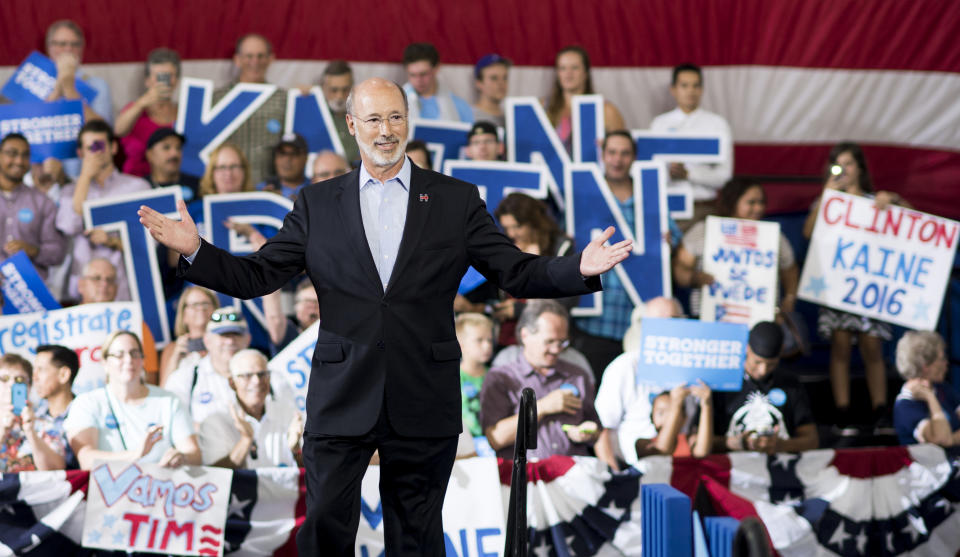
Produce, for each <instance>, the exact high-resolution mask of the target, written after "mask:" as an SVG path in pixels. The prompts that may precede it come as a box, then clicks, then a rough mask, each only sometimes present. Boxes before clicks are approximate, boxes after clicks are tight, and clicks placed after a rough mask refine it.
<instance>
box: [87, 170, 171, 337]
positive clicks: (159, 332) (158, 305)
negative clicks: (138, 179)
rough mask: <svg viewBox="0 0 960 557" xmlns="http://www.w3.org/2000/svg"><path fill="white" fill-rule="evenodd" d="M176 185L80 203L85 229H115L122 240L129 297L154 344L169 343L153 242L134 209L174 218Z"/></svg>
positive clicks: (168, 329)
mask: <svg viewBox="0 0 960 557" xmlns="http://www.w3.org/2000/svg"><path fill="white" fill-rule="evenodd" d="M180 199H181V193H180V188H179V187H176V186H171V187H168V188H159V189H155V190H149V191H145V192H139V193H133V194H126V195H117V196H112V197H109V198H106V199H98V200H95V201H87V202H85V203H84V204H83V226H84V228H85V229H87V230H90V229H91V228H102V229H104V230H108V231H109V230H116V231H118V232H119V233H120V239H121V241H122V242H123V254H124V257H123V264H124V268H125V269H126V271H127V277H129V280H128V283H129V284H130V296H131V298H133V300H134V301H138V302H140V307H141V308H143V320H144V321H145V322H146V323H147V325H148V326H149V327H150V332H152V333H153V337H154V339H156V342H157V346H164V345H165V344H166V343H168V342H170V326H169V321H168V319H167V310H166V303H165V300H164V297H163V285H161V284H160V269H159V267H158V266H157V250H156V243H155V242H154V241H153V238H151V237H150V235H149V234H148V233H147V229H146V228H144V227H143V225H142V224H140V219H139V217H138V216H137V209H139V208H140V206H141V205H146V206H148V207H150V208H151V209H154V210H155V211H157V212H159V213H163V214H166V215H167V216H169V217H172V218H177V206H176V204H177V201H179V200H180Z"/></svg>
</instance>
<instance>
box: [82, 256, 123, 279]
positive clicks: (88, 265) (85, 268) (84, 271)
mask: <svg viewBox="0 0 960 557" xmlns="http://www.w3.org/2000/svg"><path fill="white" fill-rule="evenodd" d="M101 261H102V262H104V263H106V264H107V265H110V268H111V269H113V271H114V272H117V266H116V265H114V264H113V262H112V261H110V260H109V259H107V258H106V257H94V258H93V259H91V260H90V261H87V263H86V264H85V265H84V266H83V268H82V269H80V275H81V276H86V275H87V273H89V272H90V270H91V269H93V264H94V263H99V262H101Z"/></svg>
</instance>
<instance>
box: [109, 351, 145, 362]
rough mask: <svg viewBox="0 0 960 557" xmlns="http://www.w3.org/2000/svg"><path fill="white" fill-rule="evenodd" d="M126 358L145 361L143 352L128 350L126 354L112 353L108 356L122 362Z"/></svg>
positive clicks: (122, 352)
mask: <svg viewBox="0 0 960 557" xmlns="http://www.w3.org/2000/svg"><path fill="white" fill-rule="evenodd" d="M126 356H130V359H131V360H141V359H143V352H141V351H139V350H128V351H126V352H124V351H122V350H121V351H120V352H110V353H109V354H107V357H108V358H116V359H118V360H122V359H123V358H124V357H126Z"/></svg>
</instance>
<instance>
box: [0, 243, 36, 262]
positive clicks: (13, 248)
mask: <svg viewBox="0 0 960 557" xmlns="http://www.w3.org/2000/svg"><path fill="white" fill-rule="evenodd" d="M20 250H23V252H24V253H26V254H27V257H29V258H30V259H35V258H36V257H37V254H38V253H40V249H39V248H37V246H35V245H33V244H28V243H27V242H24V241H23V240H10V241H9V242H7V243H6V244H4V245H3V251H5V252H7V253H10V254H14V253H17V252H18V251H20Z"/></svg>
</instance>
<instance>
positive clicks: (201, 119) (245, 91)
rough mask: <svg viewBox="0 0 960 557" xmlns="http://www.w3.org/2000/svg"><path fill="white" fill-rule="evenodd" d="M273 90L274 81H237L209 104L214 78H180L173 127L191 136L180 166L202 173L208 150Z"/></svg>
mask: <svg viewBox="0 0 960 557" xmlns="http://www.w3.org/2000/svg"><path fill="white" fill-rule="evenodd" d="M276 90H277V86H276V85H267V84H264V83H238V84H236V85H235V86H234V87H233V89H231V90H230V92H229V93H227V95H226V96H225V97H223V98H222V99H220V102H218V103H217V105H216V106H213V107H211V104H212V102H213V81H211V80H209V79H194V78H190V77H185V78H183V79H182V80H181V82H180V110H179V111H178V112H177V124H176V128H177V131H178V132H180V133H182V134H184V135H185V136H186V137H188V138H190V140H189V141H187V142H186V143H185V144H184V145H183V163H182V164H181V166H180V170H182V171H183V172H185V173H187V174H193V175H194V176H203V171H204V169H205V168H206V166H207V161H209V160H210V159H209V157H210V152H211V151H213V150H214V149H215V148H216V147H217V146H218V145H220V144H221V143H223V142H224V141H225V140H226V139H227V138H228V137H230V134H232V133H233V132H234V131H235V130H236V129H237V128H239V127H240V125H241V124H243V123H244V122H246V121H247V119H248V118H250V116H251V115H253V113H254V112H256V111H257V109H258V108H260V107H261V106H263V103H265V102H267V99H269V98H270V95H272V94H273V93H274V92H275V91H276Z"/></svg>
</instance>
